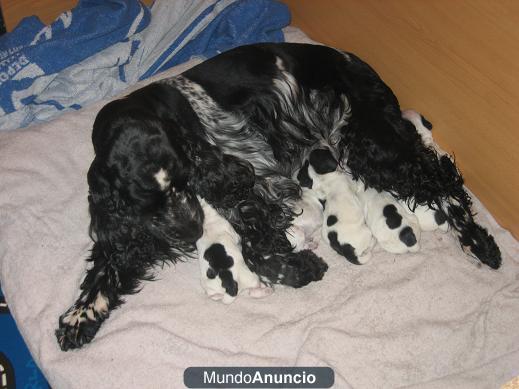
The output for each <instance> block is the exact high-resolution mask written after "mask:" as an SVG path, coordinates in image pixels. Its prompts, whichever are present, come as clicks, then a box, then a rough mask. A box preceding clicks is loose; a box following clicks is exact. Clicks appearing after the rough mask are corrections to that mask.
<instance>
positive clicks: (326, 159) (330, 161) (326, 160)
mask: <svg viewBox="0 0 519 389" xmlns="http://www.w3.org/2000/svg"><path fill="white" fill-rule="evenodd" d="M309 161H310V165H311V166H312V167H313V168H314V170H315V172H316V173H317V174H326V173H332V172H334V171H336V170H337V165H338V163H337V160H336V159H335V158H334V157H333V155H332V153H331V151H330V150H328V149H316V150H314V151H312V152H311V153H310V158H309Z"/></svg>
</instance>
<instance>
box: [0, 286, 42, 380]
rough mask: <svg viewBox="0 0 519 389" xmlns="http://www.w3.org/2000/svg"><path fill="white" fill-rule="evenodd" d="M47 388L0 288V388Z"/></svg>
mask: <svg viewBox="0 0 519 389" xmlns="http://www.w3.org/2000/svg"><path fill="white" fill-rule="evenodd" d="M14 387H16V388H31V389H48V388H49V384H47V381H46V380H45V377H44V376H43V374H42V373H41V371H40V369H38V366H36V364H35V363H34V360H33V359H32V357H31V354H30V353H29V350H28V349H27V346H26V345H25V343H24V341H23V339H22V336H21V335H20V333H19V332H18V329H17V328H16V324H15V322H14V319H13V317H12V316H11V314H10V313H9V309H8V307H7V303H6V302H5V299H4V296H3V294H2V290H1V289H0V389H10V388H14Z"/></svg>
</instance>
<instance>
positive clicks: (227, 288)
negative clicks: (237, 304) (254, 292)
mask: <svg viewBox="0 0 519 389" xmlns="http://www.w3.org/2000/svg"><path fill="white" fill-rule="evenodd" d="M201 285H202V288H203V289H204V290H205V293H206V294H207V296H208V297H209V298H210V299H211V300H214V301H221V302H223V303H224V304H231V303H232V302H233V301H234V300H235V299H236V296H237V295H238V283H237V282H236V280H235V279H234V277H233V274H232V271H230V269H228V270H221V271H219V272H218V271H215V270H214V269H213V268H211V267H209V268H208V269H207V270H206V271H205V273H202V279H201Z"/></svg>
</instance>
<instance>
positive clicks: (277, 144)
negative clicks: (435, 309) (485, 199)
mask: <svg viewBox="0 0 519 389" xmlns="http://www.w3.org/2000/svg"><path fill="white" fill-rule="evenodd" d="M92 141H93V145H94V151H95V159H94V161H93V162H92V165H91V167H90V170H89V172H88V183H89V187H90V195H89V205H90V214H91V226H90V231H91V237H92V239H93V241H94V245H93V248H92V253H91V256H90V261H91V266H90V268H89V270H88V271H87V274H86V277H85V279H84V281H83V283H82V284H81V292H80V296H79V298H78V300H77V301H76V303H75V304H74V305H73V306H72V307H71V308H70V309H69V310H68V311H67V312H66V313H65V314H63V315H62V316H61V317H60V320H59V328H58V330H57V331H56V336H57V338H58V341H59V344H60V346H61V348H62V349H63V350H68V349H71V348H77V347H81V346H82V345H83V344H85V343H87V342H90V341H91V340H92V338H93V337H94V335H95V333H96V332H97V330H98V328H99V326H100V325H101V323H102V322H103V321H104V320H105V319H106V318H107V317H108V315H109V313H110V311H111V310H112V309H114V308H116V307H117V306H119V305H120V304H121V303H122V297H121V296H122V295H124V294H129V293H134V292H136V291H137V290H138V287H139V284H140V282H141V281H142V280H146V279H150V278H151V277H152V275H151V273H150V271H151V270H152V268H153V267H154V265H157V264H160V263H162V262H163V261H177V260H179V259H180V258H181V257H182V256H184V255H186V254H189V253H191V252H193V251H194V250H195V247H196V242H197V241H198V239H199V238H200V237H201V236H202V232H203V219H204V214H203V210H202V207H201V205H200V202H199V201H198V198H197V196H200V197H201V198H203V199H204V200H205V201H206V202H207V203H208V204H210V205H211V206H212V207H214V208H215V209H217V210H218V212H219V213H220V214H221V215H222V216H224V217H225V218H226V219H227V220H228V221H229V223H230V224H231V225H232V227H233V228H234V229H235V231H236V232H237V233H238V235H239V236H240V239H241V246H242V251H243V257H244V260H245V262H246V264H247V265H248V267H249V268H250V270H252V271H253V272H255V273H256V274H258V275H259V276H260V278H261V279H262V280H264V281H266V282H269V283H281V284H285V285H289V286H293V287H301V286H304V285H306V284H308V283H309V282H311V281H316V280H319V279H321V278H322V277H323V274H324V272H325V271H326V270H327V265H326V263H325V262H324V261H323V260H322V259H321V258H319V257H317V256H316V255H315V254H314V253H313V252H311V251H309V250H301V251H298V252H294V250H293V247H292V245H291V244H290V242H289V241H288V239H287V236H286V232H287V230H288V229H289V228H290V226H291V224H292V221H293V218H294V216H296V215H295V213H294V212H293V209H292V206H293V205H294V204H295V203H296V202H297V201H298V199H299V197H300V195H301V189H300V187H299V185H298V184H297V182H296V181H294V180H293V179H292V177H293V176H294V173H295V172H296V171H297V169H299V167H300V166H301V161H302V160H303V159H304V158H305V155H307V154H308V152H309V151H310V150H312V149H313V148H317V147H320V146H322V145H325V146H326V147H328V148H330V150H332V153H333V154H334V157H335V158H336V159H337V160H338V161H339V162H340V164H342V165H344V166H347V167H348V169H349V170H350V171H351V174H352V175H353V178H354V179H356V180H362V182H363V183H364V184H365V185H366V186H367V187H370V188H374V189H376V190H378V191H386V192H388V193H391V194H392V195H393V196H394V197H395V198H397V199H399V200H403V201H405V202H407V203H409V204H410V205H411V206H413V205H414V204H427V205H429V206H430V207H433V208H435V209H438V210H441V211H442V212H443V213H444V214H445V216H446V217H447V219H448V221H449V223H450V225H451V226H452V230H453V231H454V232H455V233H456V234H457V235H458V236H459V240H460V242H461V244H462V245H463V247H465V248H466V249H467V251H469V252H470V253H471V254H472V255H473V256H475V257H477V258H478V259H479V260H480V261H481V262H483V263H484V264H486V265H488V266H490V267H492V268H498V267H499V266H500V263H501V257H500V252H499V249H498V247H497V245H496V244H495V242H494V240H493V238H492V237H491V236H490V235H489V234H488V233H487V231H486V230H485V229H484V228H482V227H481V226H479V225H478V224H476V223H475V222H474V219H473V214H472V212H471V203H470V198H469V196H468V195H467V193H466V192H465V190H464V188H463V180H462V178H461V176H460V174H459V172H458V170H457V169H456V167H455V166H454V164H453V163H452V161H451V160H450V159H449V158H447V157H439V156H438V155H437V153H435V152H434V150H432V149H431V148H428V147H426V146H424V144H423V142H422V140H421V137H420V136H419V135H418V134H417V132H416V130H415V129H414V127H413V125H412V124H411V123H410V122H409V121H407V120H404V119H403V118H402V116H401V110H400V107H399V104H398V101H397V99H396V97H395V96H394V94H393V93H392V91H391V90H390V88H389V87H388V86H386V85H385V84H384V82H383V81H382V80H381V79H380V78H379V76H378V75H377V73H376V72H375V71H374V70H373V69H372V68H371V67H369V66H368V65H367V64H366V63H364V62H363V61H361V60H360V59H359V58H357V57H356V56H355V55H353V54H350V53H345V52H341V51H339V50H335V49H333V48H329V47H325V46H317V45H309V44H290V43H283V44H257V45H250V46H243V47H238V48H236V49H233V50H230V51H228V52H225V53H223V54H220V55H218V56H216V57H214V58H212V59H210V60H208V61H206V62H203V63H201V64H199V65H198V66H195V67H194V68H192V69H190V70H188V71H186V72H185V73H183V74H181V75H179V76H177V77H173V78H169V79H165V80H162V81H159V82H155V83H153V84H151V85H148V86H146V87H144V88H142V89H140V90H138V91H136V92H134V93H131V94H130V95H129V96H127V97H126V98H123V99H120V100H117V101H113V102H111V103H109V104H107V105H106V106H105V107H104V108H103V109H102V110H101V111H100V112H99V114H98V116H97V118H96V120H95V123H94V128H93V134H92Z"/></svg>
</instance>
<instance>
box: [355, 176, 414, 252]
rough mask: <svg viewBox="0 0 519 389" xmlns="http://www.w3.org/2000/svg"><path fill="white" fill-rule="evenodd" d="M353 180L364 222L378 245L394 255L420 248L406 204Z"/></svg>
mask: <svg viewBox="0 0 519 389" xmlns="http://www.w3.org/2000/svg"><path fill="white" fill-rule="evenodd" d="M354 183H355V186H356V194H357V198H358V199H359V201H360V203H361V204H362V209H363V211H364V217H365V219H366V224H367V225H368V227H369V229H370V230H371V232H372V233H373V235H374V236H375V238H376V239H377V241H378V243H379V245H380V246H381V247H382V248H383V249H384V250H386V251H388V252H390V253H394V254H404V253H407V252H417V251H418V250H419V249H420V244H419V240H420V226H419V224H418V219H417V217H416V216H415V215H413V214H412V213H410V212H408V211H406V208H407V207H406V206H402V205H401V204H400V202H399V201H398V200H396V199H395V198H394V197H393V196H391V194H389V193H387V192H378V191H376V190H375V189H372V188H366V187H365V185H364V184H363V183H362V182H361V181H355V182H354Z"/></svg>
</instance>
